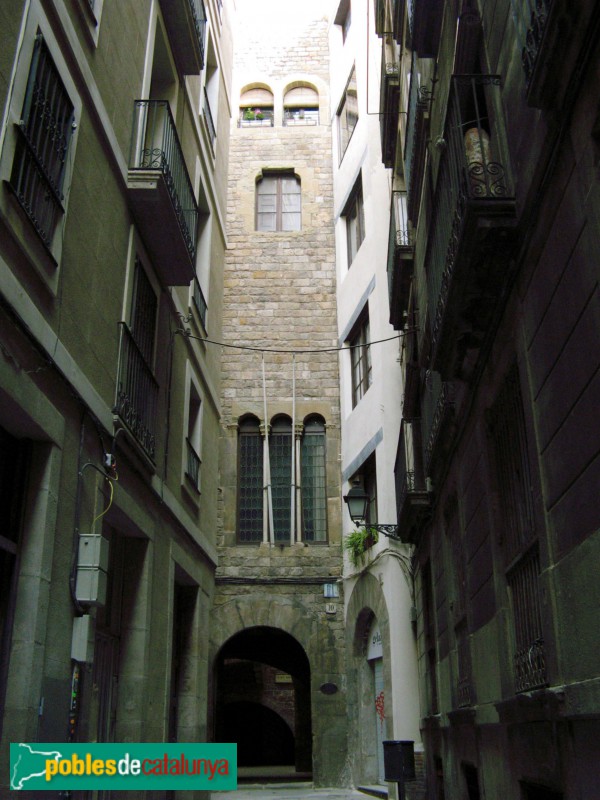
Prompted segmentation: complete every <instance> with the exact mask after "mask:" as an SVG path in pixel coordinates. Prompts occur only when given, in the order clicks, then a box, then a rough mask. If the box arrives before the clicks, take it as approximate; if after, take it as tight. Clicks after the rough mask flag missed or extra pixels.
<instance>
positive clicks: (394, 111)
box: [379, 37, 400, 168]
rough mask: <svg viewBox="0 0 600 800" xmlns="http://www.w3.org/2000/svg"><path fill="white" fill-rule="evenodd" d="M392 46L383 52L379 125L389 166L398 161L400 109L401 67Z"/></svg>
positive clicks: (384, 155)
mask: <svg viewBox="0 0 600 800" xmlns="http://www.w3.org/2000/svg"><path fill="white" fill-rule="evenodd" d="M387 38H389V37H386V39H387ZM392 57H393V53H392V52H391V48H390V47H387V46H384V48H383V50H382V54H381V88H380V96H379V126H380V136H381V157H382V161H383V163H384V165H385V166H386V167H388V168H390V167H393V166H394V165H395V163H396V146H397V143H398V117H399V109H400V68H399V66H398V63H397V62H396V61H391V60H390V59H391V58H392Z"/></svg>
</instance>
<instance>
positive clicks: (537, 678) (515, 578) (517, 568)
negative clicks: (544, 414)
mask: <svg viewBox="0 0 600 800" xmlns="http://www.w3.org/2000/svg"><path fill="white" fill-rule="evenodd" d="M490 429H491V436H492V446H493V455H494V463H495V468H496V478H497V481H498V489H499V495H500V508H501V514H502V518H501V522H502V530H503V541H502V545H503V550H504V559H505V564H506V567H507V571H506V581H507V585H508V588H509V592H510V598H511V605H512V613H513V631H514V647H515V651H514V675H515V691H517V692H524V691H529V690H530V689H533V688H536V687H540V686H545V685H546V684H547V678H546V659H545V648H544V638H543V631H542V614H541V600H540V588H539V580H538V578H539V573H540V563H539V550H538V544H537V530H536V526H535V516H534V507H533V501H532V496H533V486H532V481H531V471H530V464H529V457H528V446H527V436H526V429H525V415H524V411H523V400H522V396H521V390H520V385H519V375H518V371H517V368H516V366H515V367H513V368H512V369H511V370H510V372H509V374H508V376H507V378H506V380H505V382H504V384H503V386H502V388H501V390H500V392H499V394H498V397H497V398H496V402H495V404H494V407H493V408H492V410H491V412H490Z"/></svg>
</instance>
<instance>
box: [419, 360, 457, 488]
mask: <svg viewBox="0 0 600 800" xmlns="http://www.w3.org/2000/svg"><path fill="white" fill-rule="evenodd" d="M454 406H455V403H454V384H452V383H450V382H447V381H446V382H445V381H442V380H441V378H440V376H439V374H438V373H437V372H431V371H430V372H428V375H427V379H426V381H425V388H424V390H423V397H422V422H423V427H422V436H423V444H424V454H425V455H424V461H425V473H426V475H428V476H429V477H431V478H432V479H434V481H435V478H436V477H437V476H438V475H439V473H440V472H441V471H442V468H443V466H444V463H445V460H446V457H447V456H448V454H449V451H450V446H451V444H452V440H453V438H454V418H455V408H454Z"/></svg>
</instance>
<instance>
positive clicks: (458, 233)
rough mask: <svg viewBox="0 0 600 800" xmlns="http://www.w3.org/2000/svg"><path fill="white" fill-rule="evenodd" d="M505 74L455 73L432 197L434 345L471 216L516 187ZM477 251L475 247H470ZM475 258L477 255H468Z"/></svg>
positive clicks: (493, 206) (428, 265) (502, 202)
mask: <svg viewBox="0 0 600 800" xmlns="http://www.w3.org/2000/svg"><path fill="white" fill-rule="evenodd" d="M500 88H501V87H500V77H499V76H498V75H455V76H454V77H453V78H452V85H451V91H450V97H449V103H448V112H447V118H446V126H445V132H444V137H443V139H442V140H441V141H440V147H441V148H442V154H441V157H440V165H439V170H438V176H437V183H436V187H435V193H434V197H433V207H432V214H431V223H430V231H431V234H430V236H429V240H428V244H427V252H426V255H425V272H426V274H427V278H428V280H427V283H428V295H429V298H428V303H429V309H430V314H431V317H432V340H433V344H434V348H435V347H436V346H437V342H438V339H439V335H440V329H441V325H442V322H443V319H444V315H445V312H446V306H447V302H448V295H449V293H450V289H451V285H452V281H453V273H454V271H455V268H456V266H457V263H458V262H459V261H460V257H461V248H462V245H463V237H464V232H465V229H466V222H467V220H468V219H472V217H471V215H472V214H475V215H480V216H484V217H485V216H486V215H490V216H491V215H494V214H499V213H501V212H503V211H505V210H506V209H508V208H509V207H510V206H511V204H512V203H513V201H514V191H513V186H512V181H511V175H510V170H509V169H508V166H507V157H505V156H504V155H503V153H502V146H501V141H502V137H501V136H500V135H499V130H500V129H501V119H502V111H501V102H500V101H501V97H500ZM470 249H472V248H470ZM467 255H468V256H469V258H470V257H472V256H473V253H472V252H470V253H469V254H467Z"/></svg>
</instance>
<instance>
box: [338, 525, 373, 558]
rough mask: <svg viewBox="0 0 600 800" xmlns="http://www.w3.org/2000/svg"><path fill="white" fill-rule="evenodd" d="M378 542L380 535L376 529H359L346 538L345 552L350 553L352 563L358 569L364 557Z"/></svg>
mask: <svg viewBox="0 0 600 800" xmlns="http://www.w3.org/2000/svg"><path fill="white" fill-rule="evenodd" d="M378 541H379V533H378V532H377V531H376V530H375V528H369V527H366V528H357V529H356V530H355V531H352V532H351V533H349V534H347V536H346V537H345V538H344V550H346V551H347V552H348V555H349V556H350V561H351V562H352V563H353V564H354V566H355V567H358V566H359V565H360V563H361V560H362V556H363V555H364V554H365V553H366V551H367V550H368V549H369V548H370V547H373V545H374V544H377V542H378Z"/></svg>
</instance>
